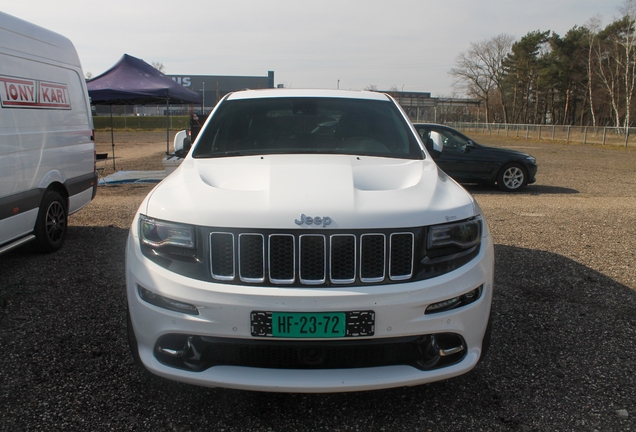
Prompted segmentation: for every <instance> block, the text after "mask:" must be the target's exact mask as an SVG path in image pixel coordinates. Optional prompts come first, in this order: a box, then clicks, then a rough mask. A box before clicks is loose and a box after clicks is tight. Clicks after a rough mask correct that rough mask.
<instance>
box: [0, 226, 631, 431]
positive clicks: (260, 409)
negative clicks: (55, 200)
mask: <svg viewBox="0 0 636 432" xmlns="http://www.w3.org/2000/svg"><path fill="white" fill-rule="evenodd" d="M126 236H127V230H125V229H121V228H115V227H71V228H70V229H69V236H68V239H67V243H66V244H65V246H64V247H63V248H62V250H60V251H58V252H57V253H54V254H50V255H39V254H35V253H32V252H30V251H29V250H28V249H27V248H23V249H20V250H16V251H12V252H10V253H8V254H5V255H3V256H2V257H1V258H0V259H1V260H2V266H1V268H0V281H1V282H0V297H2V298H3V299H4V300H5V302H4V303H2V304H1V306H2V307H1V308H0V313H1V315H0V347H1V348H2V349H3V351H4V353H5V355H3V356H0V370H1V371H2V374H0V406H2V407H3V409H2V412H1V413H0V429H1V430H25V429H31V428H34V427H39V428H42V429H43V430H47V429H48V430H96V431H97V430H133V429H134V430H153V431H160V430H178V431H181V430H183V431H186V430H187V431H195V430H225V431H234V430H236V431H239V430H270V429H271V430H276V431H285V430H408V431H410V430H417V429H419V430H435V431H439V430H537V431H539V430H554V429H566V430H580V429H584V430H593V429H598V430H625V429H626V428H627V427H630V426H633V425H634V422H633V417H632V416H633V415H634V414H636V373H635V372H636V371H635V366H634V360H633V359H634V358H636V344H634V343H633V341H634V340H635V338H636V293H635V292H634V291H632V290H631V289H630V288H628V287H626V286H624V285H621V284H619V283H617V282H615V281H613V280H612V279H610V278H608V277H606V276H604V275H602V274H600V273H598V272H596V271H593V270H591V269H589V268H587V267H585V266H582V265H580V264H578V263H576V262H574V261H572V260H570V259H568V258H565V257H563V256H559V255H555V254H553V253H548V252H544V251H538V250H530V249H522V248H516V247H510V246H501V245H497V246H496V259H497V261H496V271H495V295H494V301H493V314H492V320H493V332H492V345H491V347H490V351H489V352H488V354H487V356H486V358H485V359H484V361H483V362H482V363H481V364H480V365H479V366H478V367H477V368H476V369H475V370H474V371H472V372H470V373H469V374H467V375H464V376H461V377H457V378H454V379H451V380H448V381H442V382H438V383H433V384H428V385H422V386H418V387H410V388H399V389H391V390H382V391H371V392H359V393H344V394H325V395H321V394H309V395H305V394H277V393H258V392H248V391H238V390H226V389H211V388H203V387H196V386H191V385H186V384H180V383H175V382H171V381H167V380H164V379H162V378H159V377H155V376H152V375H150V374H149V373H146V372H144V371H142V370H139V369H136V368H135V366H134V363H133V360H132V357H131V355H130V353H129V351H128V346H127V342H126V324H125V323H126V318H125V310H126V295H125V275H124V246H125V241H126ZM620 410H627V412H629V413H630V416H629V417H628V418H624V416H621V415H619V414H618V413H619V411H620Z"/></svg>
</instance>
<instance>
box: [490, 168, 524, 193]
mask: <svg viewBox="0 0 636 432" xmlns="http://www.w3.org/2000/svg"><path fill="white" fill-rule="evenodd" d="M527 184H528V174H527V173H526V170H525V168H524V167H523V166H522V165H521V164H518V163H509V164H507V165H504V167H503V168H501V170H500V171H499V175H498V176H497V186H499V189H501V190H502V191H504V192H516V191H518V190H519V189H521V188H523V187H524V186H525V185H527Z"/></svg>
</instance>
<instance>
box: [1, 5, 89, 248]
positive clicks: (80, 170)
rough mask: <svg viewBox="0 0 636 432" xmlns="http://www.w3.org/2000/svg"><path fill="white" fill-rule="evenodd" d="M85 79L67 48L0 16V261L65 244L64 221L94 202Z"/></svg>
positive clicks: (72, 50)
mask: <svg viewBox="0 0 636 432" xmlns="http://www.w3.org/2000/svg"><path fill="white" fill-rule="evenodd" d="M96 186H97V174H96V171H95V143H94V134H93V120H92V116H91V110H90V102H89V98H88V93H87V91H86V83H85V80H84V72H83V71H82V66H81V65H80V61H79V57H78V55H77V52H76V51H75V48H74V46H73V44H72V43H71V41H70V40H68V39H67V38H65V37H64V36H61V35H59V34H57V33H54V32H51V31H49V30H46V29H44V28H42V27H39V26H36V25H34V24H31V23H28V22H26V21H23V20H21V19H18V18H15V17H13V16H10V15H7V14H5V13H2V12H0V253H3V252H6V251H7V250H9V249H12V248H14V247H17V246H19V245H21V244H24V243H26V242H28V241H31V240H35V242H36V246H37V249H39V250H40V251H42V252H52V251H55V250H57V249H59V248H60V247H61V246H62V244H63V243H64V239H65V237H66V230H67V221H68V215H70V214H72V213H75V212H76V211H78V210H79V209H81V208H82V207H84V206H85V205H86V204H88V203H89V202H90V201H91V200H92V199H93V198H94V196H95V191H96Z"/></svg>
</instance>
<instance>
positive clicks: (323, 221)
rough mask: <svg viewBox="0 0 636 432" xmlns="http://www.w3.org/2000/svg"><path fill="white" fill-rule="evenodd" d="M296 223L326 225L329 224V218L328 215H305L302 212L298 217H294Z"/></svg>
mask: <svg viewBox="0 0 636 432" xmlns="http://www.w3.org/2000/svg"><path fill="white" fill-rule="evenodd" d="M294 222H295V223H296V225H302V224H305V225H312V224H313V225H322V227H323V228H324V227H326V226H327V225H331V218H330V217H329V216H314V217H311V216H305V215H304V214H301V215H300V219H294Z"/></svg>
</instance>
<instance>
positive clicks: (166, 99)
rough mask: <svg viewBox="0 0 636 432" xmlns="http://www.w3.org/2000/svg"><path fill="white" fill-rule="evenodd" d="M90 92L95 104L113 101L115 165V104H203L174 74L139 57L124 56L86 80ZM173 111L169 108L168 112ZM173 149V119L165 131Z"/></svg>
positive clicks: (200, 98) (167, 150)
mask: <svg viewBox="0 0 636 432" xmlns="http://www.w3.org/2000/svg"><path fill="white" fill-rule="evenodd" d="M86 87H87V88H88V95H89V96H90V98H91V103H93V104H94V105H110V106H111V111H110V116H111V142H112V147H113V169H114V168H115V141H114V137H113V128H112V118H113V111H112V106H113V105H147V104H163V103H165V104H166V105H167V108H170V104H171V103H172V104H177V105H178V104H200V103H201V101H202V96H201V95H200V94H199V93H196V92H193V91H192V90H188V89H187V88H185V87H183V86H182V85H180V84H178V83H176V82H174V81H173V80H172V79H171V78H168V77H167V76H166V75H164V74H163V73H161V72H160V71H159V70H157V69H156V68H154V67H153V66H151V65H149V64H148V63H146V62H145V61H143V60H141V59H138V58H136V57H133V56H130V55H128V54H124V56H123V57H122V58H121V59H120V60H119V61H118V62H117V63H116V64H115V65H114V66H113V67H111V68H110V69H108V70H107V71H106V72H104V73H103V74H101V75H99V76H97V77H95V78H93V79H91V80H89V81H87V82H86ZM169 115H170V109H168V110H167V114H166V116H167V117H168V116H169ZM169 149H170V122H168V126H167V131H166V153H169Z"/></svg>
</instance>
